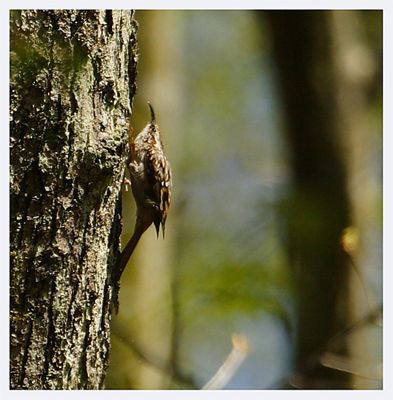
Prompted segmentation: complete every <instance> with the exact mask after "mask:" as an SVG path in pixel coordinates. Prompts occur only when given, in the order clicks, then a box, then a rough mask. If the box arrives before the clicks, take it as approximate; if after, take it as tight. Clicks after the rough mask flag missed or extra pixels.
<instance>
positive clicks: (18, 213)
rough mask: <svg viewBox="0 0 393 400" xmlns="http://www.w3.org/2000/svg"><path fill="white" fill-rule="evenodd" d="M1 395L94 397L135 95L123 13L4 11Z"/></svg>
mask: <svg viewBox="0 0 393 400" xmlns="http://www.w3.org/2000/svg"><path fill="white" fill-rule="evenodd" d="M10 21H11V25H10V30H11V89H10V93H11V99H10V107H11V109H10V114H11V122H10V132H11V137H10V158H11V168H10V197H11V199H10V200H11V222H10V224H11V235H10V264H11V274H10V318H11V338H10V386H11V388H12V389H99V388H102V387H103V381H104V377H105V371H106V368H107V366H108V357H109V346H110V341H109V338H110V319H111V317H110V312H111V303H112V301H113V299H114V298H115V297H116V291H117V289H116V283H115V282H113V279H112V275H113V266H114V264H115V261H116V259H117V257H118V255H119V235H120V230H121V222H120V212H121V209H120V204H121V203H120V189H121V181H122V179H123V175H124V165H125V156H126V143H127V121H128V117H129V115H130V113H131V105H132V99H133V96H134V93H135V77H136V62H137V43H136V29H137V24H136V22H135V20H134V13H133V12H132V11H69V10H53V11H31V10H28V11H12V12H11V18H10Z"/></svg>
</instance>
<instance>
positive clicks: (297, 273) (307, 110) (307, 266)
mask: <svg viewBox="0 0 393 400" xmlns="http://www.w3.org/2000/svg"><path fill="white" fill-rule="evenodd" d="M332 15H333V14H332V13H331V12H328V11H288V12H275V11H273V12H269V13H268V19H269V22H270V23H271V28H272V34H273V44H274V51H275V56H276V60H277V67H278V75H279V81H280V84H281V89H282V95H283V106H284V112H285V113H286V118H287V121H288V124H287V127H286V135H287V140H288V143H289V148H290V155H291V161H292V171H293V182H294V192H293V197H292V199H291V200H290V204H289V205H288V208H287V209H286V211H287V216H288V231H289V250H290V256H291V263H292V265H293V268H294V269H293V272H294V282H295V288H296V295H297V301H298V304H297V306H298V307H297V308H298V309H297V315H298V319H297V334H296V345H295V347H296V354H295V368H296V372H297V373H296V377H295V378H296V379H295V380H296V384H295V386H298V387H301V388H314V389H316V388H318V389H323V388H332V387H335V388H346V387H348V385H349V382H348V377H347V375H345V374H343V373H340V372H338V371H335V370H333V369H327V368H323V367H322V366H321V364H320V356H321V355H322V354H323V352H324V351H326V349H327V347H328V344H329V341H330V339H331V338H332V337H333V336H334V335H335V334H337V333H338V332H341V331H342V330H343V329H344V328H345V327H346V325H347V323H348V315H349V314H348V309H347V304H348V259H347V258H346V257H345V254H344V253H343V251H342V250H341V247H340V239H341V237H342V233H343V229H344V228H346V227H347V226H348V225H349V223H350V221H349V220H350V207H349V198H348V194H347V171H346V168H345V162H344V155H343V148H342V147H343V143H344V141H343V139H344V138H345V135H346V132H345V131H344V128H343V126H342V124H341V120H342V115H343V113H344V112H345V110H344V109H343V108H342V107H340V104H339V101H338V96H337V93H338V89H339V85H338V83H339V81H338V76H339V74H340V70H339V65H340V61H341V60H339V59H337V54H336V52H335V41H336V40H338V38H337V37H335V35H334V31H333V26H332V21H333V20H332ZM338 351H340V352H341V353H345V352H346V348H345V345H343V346H342V348H341V349H340V350H338Z"/></svg>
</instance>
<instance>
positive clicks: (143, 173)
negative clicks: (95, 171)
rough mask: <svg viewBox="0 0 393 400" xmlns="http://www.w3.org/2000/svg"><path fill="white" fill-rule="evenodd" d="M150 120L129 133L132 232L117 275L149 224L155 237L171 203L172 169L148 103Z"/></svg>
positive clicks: (163, 227) (152, 111)
mask: <svg viewBox="0 0 393 400" xmlns="http://www.w3.org/2000/svg"><path fill="white" fill-rule="evenodd" d="M148 104H149V108H150V114H151V120H150V122H149V123H148V124H147V125H146V127H145V128H144V129H143V130H142V132H140V133H139V134H138V135H137V137H136V138H135V139H133V138H132V137H131V135H130V141H129V145H130V149H129V158H128V169H129V171H130V176H131V189H132V193H133V195H134V199H135V202H136V206H137V212H136V223H135V229H134V234H133V235H132V237H131V239H130V241H129V242H128V243H127V245H126V247H125V248H124V250H123V252H122V255H121V260H120V267H119V278H120V275H121V273H122V272H123V270H124V268H125V266H126V264H127V262H128V259H129V258H130V256H131V254H132V253H133V251H134V249H135V246H136V245H137V243H138V241H139V239H140V237H141V236H142V234H143V232H145V230H146V229H147V228H148V227H149V226H150V225H151V224H152V223H153V224H154V226H155V228H156V232H157V237H158V234H159V230H160V226H161V230H162V234H163V236H164V234H165V222H166V218H167V215H168V209H169V205H170V203H171V191H172V172H171V167H170V164H169V162H168V160H167V159H166V157H165V154H164V149H163V145H162V141H161V135H160V130H159V127H158V125H157V124H156V120H155V114H154V110H153V107H152V106H151V104H150V103H148Z"/></svg>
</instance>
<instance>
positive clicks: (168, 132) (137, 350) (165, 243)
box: [106, 10, 183, 389]
mask: <svg viewBox="0 0 393 400" xmlns="http://www.w3.org/2000/svg"><path fill="white" fill-rule="evenodd" d="M182 17H183V16H182V13H181V12H179V11H174V12H172V11H160V12H156V11H153V10H147V11H137V12H136V18H137V19H138V22H139V23H140V24H141V26H143V27H144V29H143V31H142V30H141V31H140V33H139V35H138V43H139V48H140V54H141V61H140V64H139V70H140V73H138V84H139V86H140V88H139V89H138V99H139V101H138V102H137V103H136V104H135V108H134V115H133V127H134V129H135V133H138V132H139V131H140V130H141V129H142V128H143V127H144V126H145V125H146V123H147V121H148V118H149V112H148V107H147V104H146V101H147V100H150V101H151V102H152V104H153V106H154V110H155V112H156V118H157V123H158V124H159V126H160V129H161V133H162V135H163V142H164V147H165V152H166V154H167V156H168V159H169V161H170V163H171V167H172V171H176V159H177V158H178V154H180V152H179V151H176V149H177V150H178V147H177V140H178V139H177V136H176V130H177V124H178V121H179V115H180V113H181V108H182V102H181V98H182V97H181V93H180V91H181V90H182V88H183V86H182V85H181V82H182V80H181V69H179V68H178V65H179V57H180V56H181V45H180V43H179V41H181V38H182V33H183V32H182ZM175 189H176V188H175ZM175 189H174V190H175ZM123 204H124V211H123V214H124V217H123V218H124V225H125V226H124V230H123V234H124V235H123V239H124V243H126V242H127V239H128V238H129V237H130V236H131V234H132V230H133V227H134V223H135V207H134V204H135V203H134V200H133V199H132V196H131V195H130V194H129V192H123ZM174 207H176V196H174V197H173V202H172V205H171V209H170V211H169V216H168V220H167V225H166V232H165V239H163V238H162V236H161V235H160V237H159V238H158V239H157V235H156V232H155V230H154V229H153V226H151V227H150V228H149V229H148V230H147V231H146V232H145V233H144V234H143V237H142V239H141V241H140V242H139V243H138V246H137V248H136V250H135V252H134V254H133V256H132V258H131V260H130V262H129V265H128V267H127V268H126V270H125V272H124V274H123V276H122V291H121V293H120V304H132V307H128V308H126V307H120V310H119V314H118V315H116V316H115V317H114V319H113V329H112V335H113V336H112V339H113V351H112V352H111V366H110V367H109V369H108V377H107V380H106V386H107V387H108V388H113V389H165V388H170V387H171V386H170V385H171V378H172V375H173V374H174V375H176V369H177V365H176V360H177V343H176V340H178V337H177V335H178V330H177V320H176V318H175V314H176V310H175V309H174V308H175V307H174V305H173V304H174V303H173V302H174V297H175V295H174V293H173V291H174V290H176V288H174V287H173V286H172V282H173V275H174V271H173V268H172V263H173V254H172V253H173V252H172V248H173V245H174V238H175V234H176V232H175V231H174V230H173V227H174V226H175V225H176V221H175V219H174V218H176V212H174ZM128 230H129V231H128ZM172 289H173V290H172ZM141 355H142V357H141ZM135 367H137V368H135ZM130 369H131V370H133V371H134V370H135V373H133V374H132V376H130V373H129V370H130Z"/></svg>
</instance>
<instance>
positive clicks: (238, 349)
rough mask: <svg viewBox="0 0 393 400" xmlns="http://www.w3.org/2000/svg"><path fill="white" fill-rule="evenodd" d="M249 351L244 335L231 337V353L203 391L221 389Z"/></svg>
mask: <svg viewBox="0 0 393 400" xmlns="http://www.w3.org/2000/svg"><path fill="white" fill-rule="evenodd" d="M248 351H249V346H248V339H247V337H246V336H244V335H238V334H234V335H232V351H231V352H230V354H229V356H228V357H227V358H226V360H225V361H224V362H223V363H222V365H221V367H220V368H219V369H218V370H217V372H216V373H215V374H214V376H213V377H212V378H211V379H210V380H209V382H207V383H206V384H205V386H203V388H202V389H203V390H217V389H222V388H223V387H224V386H225V385H226V384H227V383H228V382H229V381H230V380H231V379H232V377H233V375H235V373H236V371H237V370H238V369H239V367H240V365H241V364H242V363H243V361H244V360H245V358H246V357H247V354H248Z"/></svg>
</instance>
